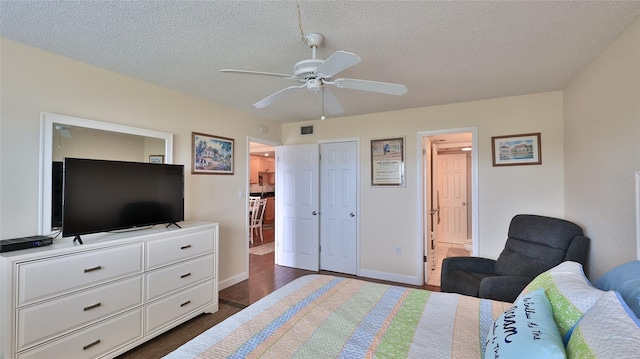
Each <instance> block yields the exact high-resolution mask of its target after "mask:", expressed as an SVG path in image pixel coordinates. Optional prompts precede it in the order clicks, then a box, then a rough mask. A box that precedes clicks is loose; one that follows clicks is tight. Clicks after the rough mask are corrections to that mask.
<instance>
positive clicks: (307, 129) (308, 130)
mask: <svg viewBox="0 0 640 359" xmlns="http://www.w3.org/2000/svg"><path fill="white" fill-rule="evenodd" d="M300 134H301V135H313V126H302V127H300Z"/></svg>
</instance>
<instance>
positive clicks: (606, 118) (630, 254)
mask: <svg viewBox="0 0 640 359" xmlns="http://www.w3.org/2000/svg"><path fill="white" fill-rule="evenodd" d="M564 122H565V128H564V132H565V139H564V141H565V143H564V147H565V208H566V215H567V217H568V218H569V219H572V220H574V221H576V222H577V223H579V224H581V225H582V226H583V227H584V228H585V229H586V234H587V236H589V237H590V238H591V254H590V264H591V265H590V270H591V273H590V274H591V275H590V276H591V278H593V279H597V278H599V277H600V276H601V275H602V274H604V273H605V272H606V271H607V270H609V269H611V268H612V267H614V266H616V265H618V264H621V263H624V262H627V261H630V260H633V259H635V258H636V253H637V249H636V223H635V221H636V220H635V203H634V201H635V199H634V198H635V194H634V192H635V190H634V187H635V184H634V181H635V175H634V172H635V171H640V19H639V20H636V21H635V23H633V24H632V25H631V26H630V27H629V28H627V29H626V30H625V32H623V33H622V34H621V35H620V36H619V37H618V39H616V40H615V41H614V42H613V43H612V44H611V45H610V46H609V47H608V48H607V49H606V50H605V51H604V52H602V53H601V54H600V55H599V56H598V58H597V59H596V60H595V61H593V62H592V63H591V64H590V65H589V67H588V68H587V69H585V70H584V71H583V72H582V73H581V74H580V76H579V77H578V78H576V79H575V80H574V81H573V82H572V84H571V85H570V86H568V87H567V89H566V90H565V116H564Z"/></svg>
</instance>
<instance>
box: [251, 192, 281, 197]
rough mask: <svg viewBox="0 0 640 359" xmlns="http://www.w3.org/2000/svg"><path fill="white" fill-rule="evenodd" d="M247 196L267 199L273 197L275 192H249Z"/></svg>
mask: <svg viewBox="0 0 640 359" xmlns="http://www.w3.org/2000/svg"><path fill="white" fill-rule="evenodd" d="M249 196H251V197H261V198H267V197H275V196H276V193H275V192H251V193H249Z"/></svg>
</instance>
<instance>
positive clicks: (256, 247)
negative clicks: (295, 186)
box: [247, 138, 276, 273]
mask: <svg viewBox="0 0 640 359" xmlns="http://www.w3.org/2000/svg"><path fill="white" fill-rule="evenodd" d="M275 152H276V144H275V143H273V142H270V141H267V140H262V139H257V138H249V151H248V154H249V155H248V157H247V164H248V172H247V173H248V174H249V179H248V181H247V182H248V187H247V197H260V198H261V199H264V200H266V208H265V209H264V212H263V213H262V228H259V229H255V230H254V233H253V243H251V242H250V241H249V240H247V243H248V244H249V246H248V252H249V254H254V255H256V256H265V255H267V254H269V253H273V251H274V248H275V224H276V221H275V202H276V191H275V187H276V183H275V166H276V163H275V162H276V160H275ZM247 199H248V198H247ZM248 203H249V201H248V200H247V212H248V213H249V212H250V211H249V207H248ZM247 217H249V216H247ZM247 228H249V226H248V224H247ZM250 230H251V229H250ZM248 235H249V233H248ZM248 257H249V260H248V261H247V265H249V261H251V260H252V258H256V257H255V256H252V255H249V256H248ZM247 273H248V269H247Z"/></svg>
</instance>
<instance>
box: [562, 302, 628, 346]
mask: <svg viewBox="0 0 640 359" xmlns="http://www.w3.org/2000/svg"><path fill="white" fill-rule="evenodd" d="M567 355H568V357H569V358H576V359H578V358H638V357H640V322H639V321H638V318H637V317H636V316H635V315H634V314H633V312H632V311H631V309H629V306H627V304H626V303H625V301H624V300H623V299H622V297H620V294H619V293H617V292H614V291H609V292H606V293H605V294H604V295H603V296H602V297H601V298H600V299H599V300H598V301H597V302H596V303H595V304H594V305H593V307H591V309H589V311H587V313H585V315H584V316H583V317H582V319H580V321H579V322H578V324H577V325H576V327H575V328H574V329H573V331H572V332H571V333H570V337H569V342H568V343H567Z"/></svg>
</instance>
